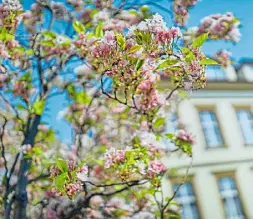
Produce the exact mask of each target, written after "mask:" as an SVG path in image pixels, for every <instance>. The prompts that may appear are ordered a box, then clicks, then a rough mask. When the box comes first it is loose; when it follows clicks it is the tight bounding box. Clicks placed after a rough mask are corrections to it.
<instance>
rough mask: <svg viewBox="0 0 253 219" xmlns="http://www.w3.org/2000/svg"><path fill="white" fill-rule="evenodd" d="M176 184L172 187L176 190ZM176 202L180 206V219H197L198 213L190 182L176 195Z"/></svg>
mask: <svg viewBox="0 0 253 219" xmlns="http://www.w3.org/2000/svg"><path fill="white" fill-rule="evenodd" d="M177 187H178V184H175V185H174V186H173V189H174V190H176V189H177ZM176 200H177V201H178V202H179V203H180V204H181V206H182V212H181V217H182V219H199V212H198V207H197V203H196V197H195V195H194V192H193V187H192V184H191V183H190V182H186V183H184V184H183V185H182V186H181V187H180V189H179V190H178V192H177V194H176Z"/></svg>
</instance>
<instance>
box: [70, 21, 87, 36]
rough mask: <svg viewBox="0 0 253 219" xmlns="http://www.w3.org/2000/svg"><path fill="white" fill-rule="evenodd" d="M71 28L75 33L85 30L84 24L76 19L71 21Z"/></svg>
mask: <svg viewBox="0 0 253 219" xmlns="http://www.w3.org/2000/svg"><path fill="white" fill-rule="evenodd" d="M73 28H74V30H75V31H76V32H77V33H81V32H85V30H86V28H85V26H84V25H83V24H82V23H81V22H79V21H78V20H75V21H74V22H73Z"/></svg>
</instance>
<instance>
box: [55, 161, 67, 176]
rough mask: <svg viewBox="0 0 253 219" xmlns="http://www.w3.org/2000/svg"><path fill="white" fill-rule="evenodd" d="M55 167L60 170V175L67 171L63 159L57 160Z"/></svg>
mask: <svg viewBox="0 0 253 219" xmlns="http://www.w3.org/2000/svg"><path fill="white" fill-rule="evenodd" d="M56 165H57V167H58V168H59V169H60V171H61V172H62V173H65V172H67V171H68V165H67V162H66V161H65V160H63V159H58V160H57V161H56Z"/></svg>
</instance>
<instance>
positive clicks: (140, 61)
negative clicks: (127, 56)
mask: <svg viewBox="0 0 253 219" xmlns="http://www.w3.org/2000/svg"><path fill="white" fill-rule="evenodd" d="M144 62H145V60H143V59H138V61H137V63H136V65H135V68H136V70H137V71H138V70H139V69H140V68H141V67H142V66H143V64H144Z"/></svg>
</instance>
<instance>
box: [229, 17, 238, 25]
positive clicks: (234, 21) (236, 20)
mask: <svg viewBox="0 0 253 219" xmlns="http://www.w3.org/2000/svg"><path fill="white" fill-rule="evenodd" d="M238 22H240V20H239V19H238V18H234V19H233V20H232V21H231V22H230V23H231V24H234V23H238Z"/></svg>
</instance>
